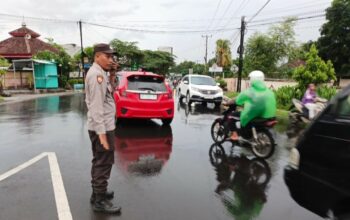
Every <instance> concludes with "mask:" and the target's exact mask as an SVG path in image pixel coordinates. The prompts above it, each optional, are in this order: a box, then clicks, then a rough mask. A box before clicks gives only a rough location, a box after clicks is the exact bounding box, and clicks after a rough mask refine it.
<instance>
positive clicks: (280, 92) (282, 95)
mask: <svg viewBox="0 0 350 220" xmlns="http://www.w3.org/2000/svg"><path fill="white" fill-rule="evenodd" d="M274 92H275V96H276V101H277V108H279V109H285V110H289V109H290V107H291V106H292V99H293V98H296V99H299V100H300V99H301V97H302V96H303V92H302V91H301V90H300V89H298V87H295V86H283V87H280V88H279V89H277V90H275V91H274Z"/></svg>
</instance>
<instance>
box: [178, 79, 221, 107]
mask: <svg viewBox="0 0 350 220" xmlns="http://www.w3.org/2000/svg"><path fill="white" fill-rule="evenodd" d="M177 91H178V97H179V99H180V102H181V101H182V100H183V98H186V103H187V104H189V105H190V104H191V103H192V102H201V103H202V104H206V103H215V106H216V107H219V106H220V105H221V102H222V97H223V91H222V89H221V88H220V87H219V86H218V85H217V83H216V82H215V80H214V79H213V78H212V77H210V76H204V75H186V76H184V77H183V78H182V80H181V81H180V84H179V85H178V90H177Z"/></svg>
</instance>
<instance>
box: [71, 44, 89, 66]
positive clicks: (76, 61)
mask: <svg viewBox="0 0 350 220" xmlns="http://www.w3.org/2000/svg"><path fill="white" fill-rule="evenodd" d="M84 55H85V56H87V58H88V59H89V62H90V63H92V62H93V60H94V48H93V47H85V48H84ZM73 62H74V64H75V66H76V65H77V64H79V63H81V51H79V52H78V53H76V54H75V55H74V57H73Z"/></svg>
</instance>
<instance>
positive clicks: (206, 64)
mask: <svg viewBox="0 0 350 220" xmlns="http://www.w3.org/2000/svg"><path fill="white" fill-rule="evenodd" d="M202 37H205V55H204V63H205V69H204V72H205V73H208V72H207V70H208V38H209V37H212V35H202Z"/></svg>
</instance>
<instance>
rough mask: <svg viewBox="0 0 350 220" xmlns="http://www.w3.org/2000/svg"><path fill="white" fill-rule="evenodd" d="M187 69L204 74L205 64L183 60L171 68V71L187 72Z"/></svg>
mask: <svg viewBox="0 0 350 220" xmlns="http://www.w3.org/2000/svg"><path fill="white" fill-rule="evenodd" d="M189 69H193V73H194V74H204V70H205V65H203V64H200V63H195V62H192V61H184V62H181V63H179V64H178V65H176V66H174V67H172V68H171V72H173V73H181V74H183V75H185V74H188V73H189V72H188V71H189Z"/></svg>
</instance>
